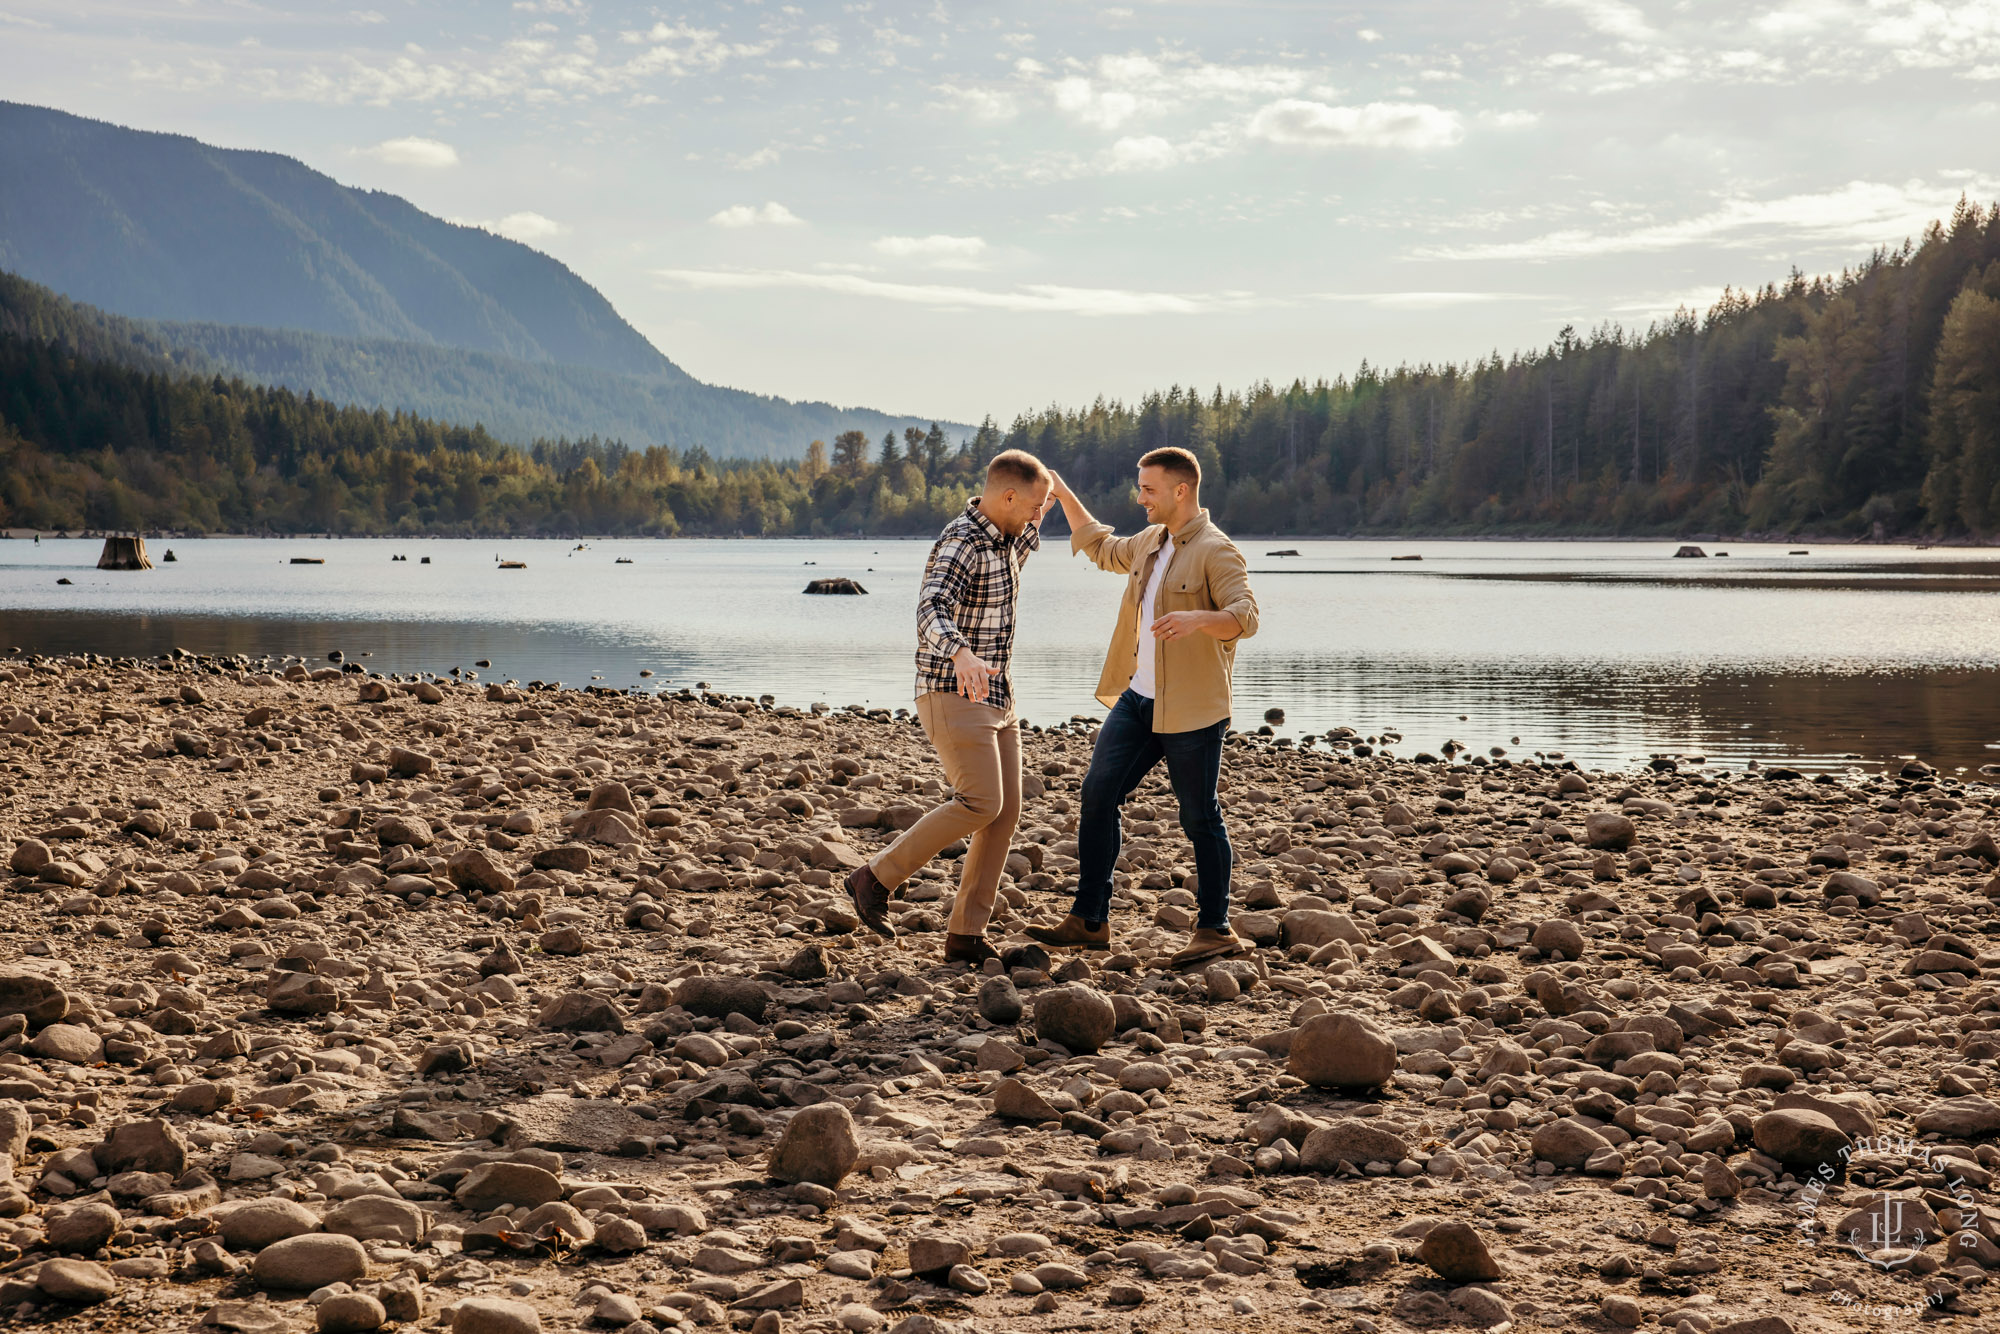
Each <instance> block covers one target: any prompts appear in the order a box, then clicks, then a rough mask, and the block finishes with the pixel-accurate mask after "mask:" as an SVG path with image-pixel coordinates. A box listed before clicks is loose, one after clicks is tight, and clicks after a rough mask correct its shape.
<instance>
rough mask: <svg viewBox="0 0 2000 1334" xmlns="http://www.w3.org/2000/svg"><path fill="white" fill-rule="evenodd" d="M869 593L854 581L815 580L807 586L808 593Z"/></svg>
mask: <svg viewBox="0 0 2000 1334" xmlns="http://www.w3.org/2000/svg"><path fill="white" fill-rule="evenodd" d="M867 591H868V590H867V589H865V588H863V587H862V586H861V585H860V584H857V583H855V582H854V581H853V580H852V579H815V580H813V581H812V582H811V583H809V584H807V585H806V592H808V593H866V592H867Z"/></svg>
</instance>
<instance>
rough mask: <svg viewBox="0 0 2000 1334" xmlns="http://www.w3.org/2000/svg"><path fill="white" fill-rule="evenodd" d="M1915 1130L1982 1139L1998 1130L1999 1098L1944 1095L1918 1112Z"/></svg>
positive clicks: (1999, 1125)
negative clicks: (1940, 1100) (1944, 1096)
mask: <svg viewBox="0 0 2000 1334" xmlns="http://www.w3.org/2000/svg"><path fill="white" fill-rule="evenodd" d="M1917 1133H1919V1134H1923V1135H1944V1136H1946V1137H1948V1138H1951V1139H1984V1138H1985V1137H1986V1136H1988V1135H1993V1134H2000V1102H1996V1101H1994V1100H1993V1099H1992V1098H1981V1097H1976V1096H1975V1097H1965V1098H1946V1099H1944V1100H1943V1101H1942V1102H1934V1103H1932V1104H1931V1105H1930V1106H1929V1107H1927V1108H1925V1109H1924V1110H1923V1111H1921V1112H1918V1113H1917Z"/></svg>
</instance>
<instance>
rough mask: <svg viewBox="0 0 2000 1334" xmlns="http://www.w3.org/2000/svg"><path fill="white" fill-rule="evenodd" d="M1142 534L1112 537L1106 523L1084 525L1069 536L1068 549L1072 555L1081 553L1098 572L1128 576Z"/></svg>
mask: <svg viewBox="0 0 2000 1334" xmlns="http://www.w3.org/2000/svg"><path fill="white" fill-rule="evenodd" d="M1144 536H1145V534H1144V533H1135V534H1134V535H1132V536H1131V537H1113V536H1112V535H1111V525H1110V524H1108V523H1092V524H1085V525H1084V526H1083V527H1081V528H1079V529H1077V530H1076V531H1075V532H1072V533H1071V534H1070V535H1069V549H1070V553H1071V554H1072V555H1074V554H1076V553H1078V552H1081V553H1082V554H1083V555H1086V556H1088V557H1090V559H1091V560H1092V561H1094V562H1096V564H1097V568H1098V569H1100V570H1110V571H1111V572H1112V573H1114V574H1129V573H1131V570H1132V557H1133V553H1134V552H1135V551H1136V550H1137V548H1138V544H1139V539H1140V538H1141V537H1144Z"/></svg>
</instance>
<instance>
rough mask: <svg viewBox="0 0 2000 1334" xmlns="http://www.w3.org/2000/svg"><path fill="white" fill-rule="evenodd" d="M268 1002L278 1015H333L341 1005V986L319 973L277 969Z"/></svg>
mask: <svg viewBox="0 0 2000 1334" xmlns="http://www.w3.org/2000/svg"><path fill="white" fill-rule="evenodd" d="M264 1004H265V1005H267V1006H269V1007H270V1008H271V1009H272V1010H273V1011H275V1012H276V1013H278V1014H332V1013H333V1012H334V1011H335V1010H337V1009H339V1008H340V988H339V987H337V986H335V985H334V984H333V983H331V982H329V981H327V980H326V979H325V978H323V977H320V976H319V975H317V974H315V973H292V972H284V971H279V972H274V973H272V974H271V980H270V981H269V982H267V983H265V985H264Z"/></svg>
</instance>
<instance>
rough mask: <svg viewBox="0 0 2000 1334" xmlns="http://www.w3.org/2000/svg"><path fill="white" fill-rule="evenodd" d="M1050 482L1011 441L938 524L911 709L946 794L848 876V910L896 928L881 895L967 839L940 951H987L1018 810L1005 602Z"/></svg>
mask: <svg viewBox="0 0 2000 1334" xmlns="http://www.w3.org/2000/svg"><path fill="white" fill-rule="evenodd" d="M1052 491H1053V487H1052V478H1051V477H1050V475H1049V470H1048V469H1047V468H1045V467H1043V466H1042V463H1041V460H1039V459H1037V458H1036V457H1035V456H1034V455H1032V454H1027V453H1023V452H1022V451H1020V450H1018V449H1010V450H1008V451H1006V452H1005V453H1003V454H1000V455H998V456H997V457H995V458H994V460H993V462H992V463H990V464H988V465H987V467H986V488H985V490H984V491H983V492H981V493H980V495H979V496H978V497H976V498H975V499H973V500H972V501H970V502H969V503H968V504H967V505H966V507H965V512H964V513H963V514H961V515H959V516H958V517H957V518H955V519H953V520H952V521H951V522H950V523H948V524H946V525H945V528H944V532H942V533H940V534H939V535H938V540H937V544H936V545H935V546H933V547H932V548H931V555H930V560H929V561H928V562H927V563H926V564H925V566H924V585H923V591H922V592H921V593H920V594H918V596H917V718H918V720H919V721H920V722H922V723H923V726H924V732H925V734H926V735H928V736H929V737H930V739H931V744H932V745H933V746H935V747H936V748H937V753H938V760H939V761H940V762H941V763H942V764H943V765H944V772H945V777H946V778H948V779H949V780H950V781H951V786H952V797H951V800H950V801H947V802H945V803H944V804H943V805H941V806H938V807H936V808H935V809H933V810H932V811H930V812H929V813H928V814H926V815H925V816H924V817H923V819H921V820H919V821H917V823H916V824H914V825H912V826H910V828H909V829H907V830H905V831H904V833H903V836H902V837H901V838H899V839H897V840H896V841H895V842H894V843H893V844H891V845H890V846H889V847H888V848H887V849H886V850H884V851H883V852H882V853H881V855H879V856H878V857H876V858H875V860H874V861H872V862H870V863H869V864H868V865H866V866H863V867H860V868H859V869H857V870H856V871H855V872H854V873H853V874H852V875H850V876H848V878H847V892H848V893H849V894H850V895H852V896H853V898H854V906H855V910H856V911H857V912H859V913H860V915H861V920H862V921H864V922H866V923H867V924H868V925H869V927H870V928H871V929H873V930H875V931H877V932H880V933H881V934H882V935H885V936H893V935H894V934H895V928H894V927H892V926H891V925H890V924H889V895H890V892H891V891H893V890H894V889H895V888H896V886H898V885H900V884H902V883H903V882H904V881H905V880H907V879H909V877H910V876H911V874H912V873H913V872H915V871H916V869H917V868H918V867H920V866H922V865H923V864H924V863H925V862H927V861H929V860H930V859H931V858H932V857H935V856H936V855H937V854H938V853H939V852H940V851H941V850H942V849H944V848H946V847H948V846H949V845H951V844H953V843H956V842H958V840H960V839H964V840H966V853H965V860H964V862H963V864H962V866H961V868H960V871H959V885H958V897H957V898H956V899H955V900H953V902H952V909H951V922H950V925H949V926H948V927H947V928H946V931H947V934H946V936H945V950H944V957H945V961H946V962H947V963H968V964H971V965H972V966H973V967H975V968H976V967H978V966H980V965H981V964H983V963H984V962H985V961H986V960H988V959H990V958H993V957H994V952H993V948H992V947H991V946H990V945H988V944H987V943H986V923H987V922H988V920H990V919H991V917H992V916H993V900H994V897H995V895H997V894H998V893H999V890H1000V873H1001V871H1002V870H1004V869H1005V867H1006V864H1007V851H1008V848H1009V846H1010V844H1011V843H1012V840H1013V837H1014V826H1015V825H1016V824H1017V823H1018V822H1019V820H1020V817H1021V725H1020V720H1019V719H1018V718H1017V717H1016V715H1015V713H1014V682H1013V678H1012V677H1011V675H1010V674H1009V670H1008V668H1009V664H1010V661H1011V659H1012V657H1013V652H1014V613H1015V607H1016V605H1017V604H1018V602H1019V601H1020V596H1021V567H1022V566H1023V565H1025V564H1026V563H1027V560H1028V555H1029V553H1030V552H1032V551H1034V550H1035V549H1036V548H1037V547H1039V546H1040V545H1041V529H1040V524H1041V518H1042V515H1043V513H1044V512H1046V511H1047V509H1048V507H1049V502H1050V500H1051V495H1052Z"/></svg>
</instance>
